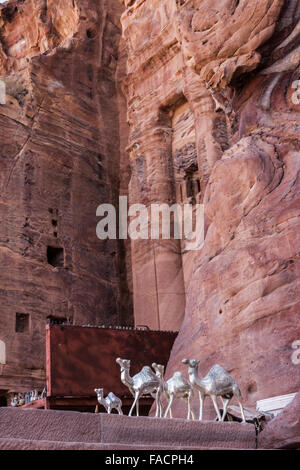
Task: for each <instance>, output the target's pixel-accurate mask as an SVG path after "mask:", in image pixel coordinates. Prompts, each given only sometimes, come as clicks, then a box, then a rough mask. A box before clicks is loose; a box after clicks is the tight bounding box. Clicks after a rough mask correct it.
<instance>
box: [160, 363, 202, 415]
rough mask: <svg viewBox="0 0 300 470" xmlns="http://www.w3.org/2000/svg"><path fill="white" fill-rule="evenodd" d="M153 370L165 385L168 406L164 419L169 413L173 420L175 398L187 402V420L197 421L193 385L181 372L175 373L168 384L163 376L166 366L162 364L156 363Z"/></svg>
mask: <svg viewBox="0 0 300 470" xmlns="http://www.w3.org/2000/svg"><path fill="white" fill-rule="evenodd" d="M152 367H153V369H154V370H155V371H156V375H157V376H158V377H159V378H160V379H161V380H162V381H163V384H164V394H165V396H166V398H167V399H168V406H167V409H166V411H165V415H164V418H166V417H167V415H168V413H169V415H170V418H172V409H171V407H172V403H173V400H174V398H182V399H183V400H184V401H186V402H187V405H188V414H187V419H190V416H192V419H195V415H194V413H193V410H192V408H191V398H192V397H193V396H194V392H193V387H192V386H191V384H190V383H189V382H188V381H187V380H186V379H185V377H184V376H183V375H182V373H181V372H175V373H174V375H173V377H171V378H170V379H169V380H167V382H164V380H163V375H164V366H162V365H160V364H156V363H155V362H154V363H153V364H152Z"/></svg>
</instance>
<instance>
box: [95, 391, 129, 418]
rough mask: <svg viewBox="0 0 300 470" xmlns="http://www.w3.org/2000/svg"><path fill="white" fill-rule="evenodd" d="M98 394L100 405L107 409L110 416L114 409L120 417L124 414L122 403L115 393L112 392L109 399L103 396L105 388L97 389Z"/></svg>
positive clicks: (108, 396)
mask: <svg viewBox="0 0 300 470" xmlns="http://www.w3.org/2000/svg"><path fill="white" fill-rule="evenodd" d="M95 392H96V393H97V399H98V403H99V404H100V405H102V406H104V408H105V409H106V412H107V413H108V414H110V413H111V412H112V410H113V409H116V410H117V411H118V413H119V415H122V414H123V411H122V401H121V400H120V398H118V397H117V396H116V395H115V394H114V393H113V392H110V393H109V394H108V395H107V397H105V398H104V396H103V388H95Z"/></svg>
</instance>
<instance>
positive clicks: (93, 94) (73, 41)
mask: <svg viewBox="0 0 300 470" xmlns="http://www.w3.org/2000/svg"><path fill="white" fill-rule="evenodd" d="M120 15H121V5H120V3H119V2H118V1H117V0H116V1H111V0H110V1H109V2H108V1H105V0H100V1H99V0H83V1H80V2H78V1H76V0H63V1H62V0H58V1H57V0H55V1H54V0H50V1H49V0H48V1H46V0H45V1H44V0H38V1H36V0H25V1H23V0H22V1H21V0H19V1H16V0H12V1H9V2H7V3H5V4H4V5H1V8H0V38H1V40H0V73H1V80H2V83H3V82H4V83H5V86H6V104H3V105H1V106H0V142H1V144H0V165H1V176H0V217H1V221H2V223H1V227H0V264H1V270H0V305H1V307H0V340H1V341H2V342H3V343H5V346H6V348H5V349H6V358H4V359H5V360H2V362H3V363H2V365H0V389H1V390H2V392H4V391H6V392H7V391H14V392H18V391H23V390H28V389H31V388H33V387H43V386H44V381H45V377H44V367H45V353H44V349H45V340H44V338H45V325H46V322H47V321H51V320H58V321H63V320H65V321H70V322H71V323H75V324H79V325H80V324H92V325H99V324H100V325H102V324H114V325H119V324H121V325H126V324H131V323H132V319H131V316H132V315H131V308H130V302H131V301H130V292H129V289H128V287H127V276H126V256H125V250H124V247H123V246H122V245H121V244H120V243H119V242H118V241H116V240H107V241H105V242H103V241H100V240H98V239H97V237H96V225H97V222H98V220H99V219H98V218H97V217H96V209H97V207H98V205H99V204H101V203H113V204H115V205H116V206H117V201H118V194H119V190H120V186H125V187H126V186H127V184H126V171H125V170H126V168H127V167H128V163H126V161H124V158H127V157H126V152H125V146H126V145H125V143H124V141H127V138H126V132H127V130H126V127H127V124H126V104H125V101H124V98H123V97H122V95H121V91H120V83H119V82H120V80H122V75H123V74H124V71H125V69H124V58H123V61H121V60H120V61H119V63H118V53H119V51H118V50H119V44H120V38H121V27H120ZM121 55H122V54H121ZM122 64H123V65H122ZM122 116H123V118H122ZM121 129H122V131H120V130H121ZM120 132H121V133H122V136H121V137H120ZM120 168H122V169H125V170H124V171H123V172H122V171H121V170H120ZM127 171H128V170H127ZM122 173H123V174H124V177H123V176H121V177H120V175H122ZM127 179H128V176H127ZM124 181H125V182H124ZM3 343H2V344H3Z"/></svg>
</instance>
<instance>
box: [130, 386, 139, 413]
mask: <svg viewBox="0 0 300 470" xmlns="http://www.w3.org/2000/svg"><path fill="white" fill-rule="evenodd" d="M139 398H140V392H139V391H138V392H135V397H134V402H133V404H132V407H131V408H130V411H129V414H128V416H132V412H133V410H134V407H135V406H136V416H139Z"/></svg>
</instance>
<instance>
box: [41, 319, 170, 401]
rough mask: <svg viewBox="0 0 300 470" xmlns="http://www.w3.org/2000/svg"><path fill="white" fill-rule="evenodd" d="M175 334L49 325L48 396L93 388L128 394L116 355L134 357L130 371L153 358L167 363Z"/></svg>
mask: <svg viewBox="0 0 300 470" xmlns="http://www.w3.org/2000/svg"><path fill="white" fill-rule="evenodd" d="M176 336H177V333H176V332H161V331H147V330H136V329H129V330H128V329H124V330H122V329H113V328H102V327H80V326H69V325H47V327H46V374H47V396H75V397H83V396H93V395H94V394H95V392H94V388H104V393H108V392H110V391H113V392H114V393H116V394H117V395H119V396H128V395H130V394H129V391H128V389H127V387H125V386H124V385H123V384H122V382H121V379H120V367H119V365H118V364H117V363H116V358H117V357H121V358H123V359H130V360H131V375H134V374H136V373H137V372H139V371H140V370H141V368H142V367H143V366H144V365H149V366H151V364H152V362H158V363H160V364H163V365H166V364H167V362H168V360H169V356H170V352H171V349H172V346H173V343H174V341H175V338H176Z"/></svg>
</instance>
